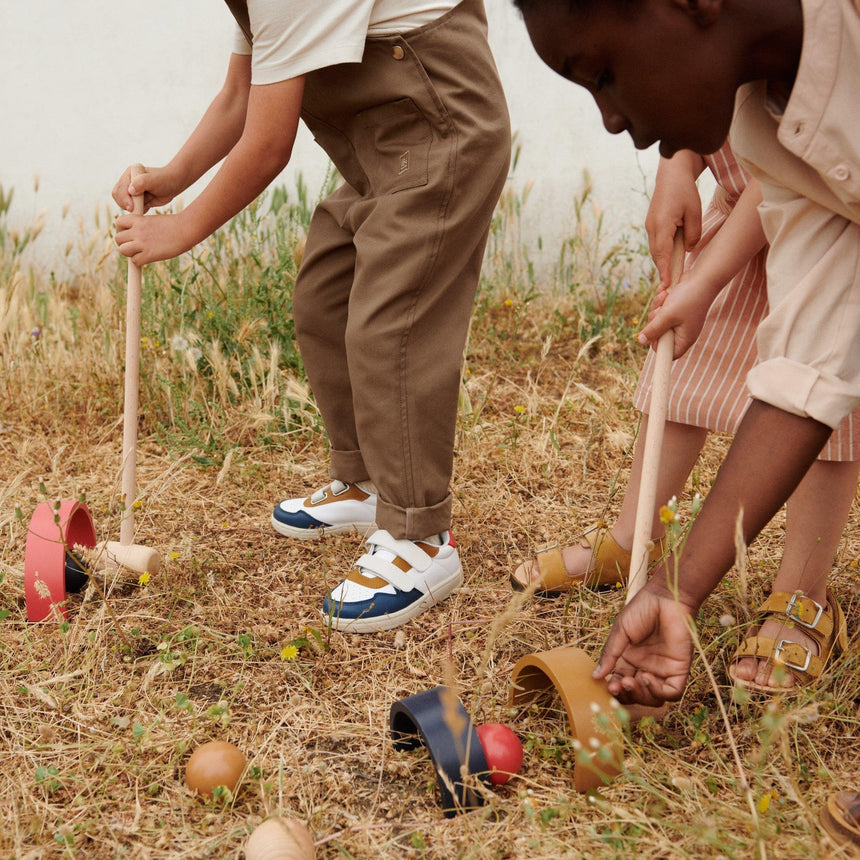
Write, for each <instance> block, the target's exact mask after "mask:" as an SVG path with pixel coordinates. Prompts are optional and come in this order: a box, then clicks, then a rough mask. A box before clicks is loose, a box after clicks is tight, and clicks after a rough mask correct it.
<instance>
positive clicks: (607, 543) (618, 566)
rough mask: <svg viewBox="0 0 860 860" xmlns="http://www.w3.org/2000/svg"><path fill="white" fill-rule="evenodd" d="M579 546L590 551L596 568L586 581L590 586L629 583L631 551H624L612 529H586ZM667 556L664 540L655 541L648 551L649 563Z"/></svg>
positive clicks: (595, 527) (601, 527)
mask: <svg viewBox="0 0 860 860" xmlns="http://www.w3.org/2000/svg"><path fill="white" fill-rule="evenodd" d="M579 545H580V546H581V547H584V548H585V549H590V550H591V553H592V558H593V560H594V567H593V568H592V569H591V571H590V572H589V573H588V574H587V576H586V578H585V581H586V583H587V584H589V585H595V584H597V585H615V583H616V582H622V583H624V582H627V580H628V578H629V577H630V561H631V551H630V550H627V549H624V547H622V546H621V545H620V544H619V543H618V541H617V540H615V537H614V536H613V534H612V532H611V530H610V529H608V528H607V527H606V526H604V525H600V524H599V523H597V524H595V525H593V526H591V528H589V529H586V531H585V532H584V534H583V535H582V538H581V539H580V541H579ZM664 554H665V546H664V540H663V539H662V538H661V539H659V540H656V541H653V546H652V547H651V549H650V550H649V551H648V562H649V563H650V564H653V563H654V562H656V561H658V560H659V559H661V558H662V557H663V555H664Z"/></svg>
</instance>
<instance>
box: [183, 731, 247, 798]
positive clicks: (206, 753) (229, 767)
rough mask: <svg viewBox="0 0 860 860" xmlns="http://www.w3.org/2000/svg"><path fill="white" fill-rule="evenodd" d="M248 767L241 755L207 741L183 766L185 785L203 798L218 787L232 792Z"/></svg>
mask: <svg viewBox="0 0 860 860" xmlns="http://www.w3.org/2000/svg"><path fill="white" fill-rule="evenodd" d="M247 763H248V761H247V759H246V758H245V754H244V753H243V752H242V750H240V749H239V748H238V747H236V746H233V744H231V743H227V741H209V743H206V744H202V745H201V746H199V747H197V749H196V750H194V752H193V753H191V758H189V759H188V764H187V765H185V784H186V785H187V786H188V787H189V788H190V789H191V790H192V791H196V792H198V793H199V794H203V795H205V796H206V797H212V793H213V791H214V790H215V788H217V787H218V786H219V785H223V786H225V787H226V788H229V789H230V791H231V792H232V791H235V790H236V786H237V785H238V784H239V779H240V778H241V776H242V773H243V772H244V770H245V765H246V764H247Z"/></svg>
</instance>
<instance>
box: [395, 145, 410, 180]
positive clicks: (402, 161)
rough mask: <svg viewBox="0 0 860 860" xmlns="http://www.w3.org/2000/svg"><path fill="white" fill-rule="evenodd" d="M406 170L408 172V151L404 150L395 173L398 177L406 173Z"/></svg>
mask: <svg viewBox="0 0 860 860" xmlns="http://www.w3.org/2000/svg"><path fill="white" fill-rule="evenodd" d="M407 170H409V150H408V149H407V150H406V152H404V153H403V154H402V155H401V156H400V168H399V170H398V171H397V173H398V175H401V174H403V173H406V171H407Z"/></svg>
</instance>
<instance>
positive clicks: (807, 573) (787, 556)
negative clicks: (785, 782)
mask: <svg viewBox="0 0 860 860" xmlns="http://www.w3.org/2000/svg"><path fill="white" fill-rule="evenodd" d="M858 475H860V462H850V461H848V462H830V461H824V460H816V461H815V463H813V464H812V466H811V467H810V469H809V471H808V472H807V473H806V477H804V479H803V480H802V481H801V482H800V485H799V486H798V488H797V489H796V490H795V491H794V493H793V494H792V496H791V498H790V499H789V500H788V503H787V505H786V512H785V519H786V525H785V548H784V550H783V556H782V561H781V563H780V566H779V570H778V571H777V575H776V578H775V579H774V582H773V591H784V592H787V593H789V594H793V593H794V592H795V591H798V590H800V591H803V592H804V593H805V594H807V595H808V596H809V597H811V598H812V599H813V600H815V601H816V602H817V603H819V604H821V605H822V606H824V605H826V601H827V576H828V574H829V573H830V569H831V567H832V565H833V558H834V556H835V555H836V550H837V548H838V546H839V541H840V540H841V538H842V532H843V530H844V528H845V522H846V520H847V519H848V514H849V513H850V511H851V505H852V504H853V502H854V496H855V493H856V490H857V478H858ZM759 633H760V634H761V635H762V636H767V637H770V638H784V639H790V640H791V641H793V642H800V643H801V644H802V645H804V646H806V647H807V648H811V649H813V653H817V651H818V646H817V644H816V643H815V641H814V640H813V639H812V638H811V637H809V636H807V635H806V634H805V633H804V632H803V628H802V627H799V626H797V625H795V626H794V627H791V628H787V627H785V626H784V625H780V624H779V623H778V622H777V621H766V622H765V623H764V624H763V625H762V626H761V629H760V631H759ZM735 674H736V676H737V677H739V678H740V679H742V680H744V681H754V682H755V683H756V684H760V685H765V686H772V687H777V686H787V687H792V686H794V679H793V677H792V675H791V673H790V672H788V673H786V672H776V671H774V666H773V663H772V662H770V661H768V660H756V659H755V658H754V657H744V658H743V659H741V660H739V661H738V663H737V665H736V666H735ZM777 676H778V677H777ZM780 682H781V683H780Z"/></svg>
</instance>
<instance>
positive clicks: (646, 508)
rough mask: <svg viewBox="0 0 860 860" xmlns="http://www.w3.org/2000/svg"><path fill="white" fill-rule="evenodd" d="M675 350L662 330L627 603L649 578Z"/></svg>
mask: <svg viewBox="0 0 860 860" xmlns="http://www.w3.org/2000/svg"><path fill="white" fill-rule="evenodd" d="M684 256H685V251H684V230H683V228H681V227H679V228H678V229H677V230H676V231H675V240H674V245H673V247H672V261H671V264H670V268H669V289H671V288H672V287H674V286H675V284H677V283H678V281H680V280H681V275H682V274H683V273H684ZM674 352H675V332H674V330H673V329H669V331H666V332H663V334H662V335H661V336H660V340H658V341H657V355H656V357H655V360H654V372H653V374H652V376H651V406H650V409H649V411H648V426H647V429H646V433H645V446H644V450H643V454H642V473H641V476H640V480H639V498H638V500H637V502H636V519H635V521H634V524H633V548H632V549H631V551H630V576H629V577H628V580H627V603H630V601H631V600H632V599H633V598H634V597H635V596H636V594H638V592H639V591H640V590H641V589H642V586H644V585H645V583H646V581H647V579H648V554H649V551H650V547H651V544H652V541H651V530H652V528H653V524H654V505H655V504H656V502H657V478H658V476H659V474H660V455H661V453H662V450H663V431H664V430H665V428H666V414H667V412H668V409H669V380H670V376H671V374H672V356H673V354H674Z"/></svg>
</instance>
